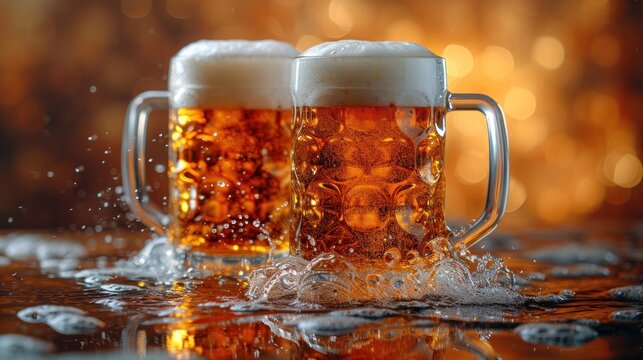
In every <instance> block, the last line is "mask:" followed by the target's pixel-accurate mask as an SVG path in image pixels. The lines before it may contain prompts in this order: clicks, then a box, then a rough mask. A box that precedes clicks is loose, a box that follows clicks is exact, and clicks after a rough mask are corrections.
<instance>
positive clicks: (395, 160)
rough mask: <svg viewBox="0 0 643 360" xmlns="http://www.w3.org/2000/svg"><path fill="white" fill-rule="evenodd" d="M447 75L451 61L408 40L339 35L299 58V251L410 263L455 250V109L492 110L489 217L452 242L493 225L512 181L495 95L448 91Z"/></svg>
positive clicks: (294, 230) (295, 193)
mask: <svg viewBox="0 0 643 360" xmlns="http://www.w3.org/2000/svg"><path fill="white" fill-rule="evenodd" d="M445 71H446V69H445V62H444V59H443V58H441V57H439V56H437V55H435V54H433V53H431V52H430V51H428V50H427V49H425V48H423V47H421V46H419V45H416V44H412V43H405V42H368V41H354V40H345V41H337V42H329V43H324V44H320V45H318V46H315V47H313V48H311V49H309V50H307V51H305V52H303V53H302V54H301V55H300V56H299V57H297V58H295V60H294V61H293V77H292V86H291V90H292V93H293V99H294V102H295V121H294V130H293V131H294V132H293V150H292V151H293V156H292V159H293V165H292V166H293V173H292V201H291V204H292V212H293V221H292V225H291V234H292V236H293V240H294V241H292V242H291V250H290V251H291V253H292V254H296V255H299V256H302V257H303V258H305V259H308V260H310V259H313V258H315V257H316V256H318V255H321V254H324V253H336V254H340V255H343V256H347V257H349V258H351V259H352V260H354V263H356V264H357V263H364V262H368V263H370V264H371V265H376V263H378V264H387V265H389V266H396V265H400V266H404V265H405V264H410V263H414V262H416V261H418V260H419V259H420V258H427V260H430V261H434V260H433V259H436V257H435V256H432V253H434V252H435V250H437V249H435V248H436V247H439V248H440V250H441V252H443V251H444V250H446V249H443V247H448V243H449V242H448V241H447V239H450V238H451V237H452V235H453V234H452V233H451V232H450V231H449V229H448V228H447V226H446V221H445V214H444V203H445V176H444V171H443V170H444V148H445V130H446V129H445V116H446V113H447V110H448V109H449V110H478V111H481V112H483V113H484V115H485V117H486V118H487V124H488V128H489V134H490V141H489V148H490V160H489V163H490V175H489V180H490V185H489V196H488V198H487V204H486V206H485V210H484V213H483V215H482V216H481V217H480V218H479V219H478V220H476V221H475V223H474V224H472V225H471V226H470V227H469V228H468V229H466V230H465V231H463V232H461V234H458V237H455V238H454V239H453V243H454V245H455V246H467V245H470V244H472V243H474V242H476V241H478V240H479V239H480V238H481V237H483V236H485V235H486V234H488V233H489V232H490V231H491V230H493V228H494V227H495V226H496V224H497V222H498V221H499V220H500V217H501V216H502V213H503V212H504V207H505V202H506V195H507V184H508V165H507V164H508V161H507V157H508V155H507V152H508V151H507V144H506V131H505V128H504V119H503V117H502V111H501V110H500V109H499V107H498V106H497V104H496V103H495V102H493V100H491V99H490V98H488V97H486V96H484V95H479V94H450V93H448V92H447V88H446V72H445ZM438 244H439V245H438ZM447 253H448V252H447Z"/></svg>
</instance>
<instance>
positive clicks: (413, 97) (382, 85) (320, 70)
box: [292, 40, 446, 106]
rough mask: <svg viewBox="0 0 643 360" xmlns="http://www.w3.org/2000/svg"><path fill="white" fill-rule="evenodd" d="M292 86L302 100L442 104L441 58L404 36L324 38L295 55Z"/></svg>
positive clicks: (300, 102)
mask: <svg viewBox="0 0 643 360" xmlns="http://www.w3.org/2000/svg"><path fill="white" fill-rule="evenodd" d="M292 89H293V93H294V95H293V96H294V98H295V102H296V103H297V105H303V106H338V105H355V106H388V105H390V104H395V105H398V106H445V104H446V75H445V63H444V59H443V58H441V57H439V56H437V55H435V54H433V53H432V52H430V51H429V50H427V49H426V48H424V47H422V46H420V45H417V44H413V43H409V42H394V41H383V42H369V41H358V40H343V41H336V42H328V43H323V44H320V45H317V46H315V47H312V48H310V49H308V50H306V51H304V52H303V53H302V54H301V55H300V56H299V57H298V58H297V59H295V61H294V63H293V84H292Z"/></svg>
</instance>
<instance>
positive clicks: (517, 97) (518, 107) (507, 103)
mask: <svg viewBox="0 0 643 360" xmlns="http://www.w3.org/2000/svg"><path fill="white" fill-rule="evenodd" d="M503 106H504V109H505V112H506V113H507V115H508V116H511V117H514V118H516V119H521V120H524V119H527V118H529V117H530V116H531V115H533V114H534V112H535V111H536V96H535V95H534V93H533V92H531V91H529V89H526V88H523V87H520V86H514V87H512V88H510V89H509V91H507V94H506V95H505V99H504V102H503Z"/></svg>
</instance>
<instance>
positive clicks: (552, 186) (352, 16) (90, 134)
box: [0, 0, 643, 231]
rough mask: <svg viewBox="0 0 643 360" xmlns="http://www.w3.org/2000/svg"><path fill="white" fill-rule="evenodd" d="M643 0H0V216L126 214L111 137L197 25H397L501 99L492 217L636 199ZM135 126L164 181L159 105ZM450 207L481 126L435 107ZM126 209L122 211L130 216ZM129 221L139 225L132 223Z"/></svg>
mask: <svg viewBox="0 0 643 360" xmlns="http://www.w3.org/2000/svg"><path fill="white" fill-rule="evenodd" d="M642 8H643V5H642V4H641V3H640V2H637V1H607V0H574V1H517V0H493V1H485V2H479V1H472V0H452V1H448V2H437V1H436V2H433V1H424V0H408V1H384V0H375V1H367V0H313V1H303V0H270V1H268V0H266V1H260V0H257V1H225V0H224V1H178V0H154V1H152V0H122V1H97V0H91V1H71V0H66V1H3V2H2V3H0V92H1V96H0V171H1V174H2V175H1V176H0V228H50V227H63V228H71V229H80V230H86V231H102V230H104V229H109V228H114V227H122V226H125V225H131V224H130V220H131V219H132V217H131V214H127V213H126V210H125V208H124V207H123V204H122V203H121V202H120V201H119V195H120V192H121V191H120V188H119V185H120V164H119V157H120V136H121V128H122V123H123V118H124V114H125V110H126V108H127V105H128V103H129V101H130V100H131V98H132V97H133V96H135V95H136V94H138V93H140V92H141V91H144V90H153V89H161V90H162V89H165V88H166V81H167V75H166V74H167V70H168V63H169V59H170V57H171V56H172V54H173V53H175V52H176V51H178V50H179V49H180V48H181V47H182V46H184V45H186V44H187V43H189V42H192V41H195V40H198V39H202V38H211V39H233V38H247V39H264V38H274V39H278V40H283V41H288V42H290V43H292V44H294V45H296V47H297V48H298V49H299V50H304V49H306V48H308V47H310V46H312V45H315V44H317V43H320V42H323V41H332V40H338V39H350V38H355V39H365V40H405V41H413V42H416V43H419V44H422V45H424V46H426V47H427V48H429V49H430V50H432V51H433V52H435V53H437V54H440V55H442V56H444V57H445V58H446V59H447V72H448V82H449V89H450V91H452V92H480V93H485V94H488V95H490V96H491V97H493V98H494V99H496V101H498V102H499V103H500V104H501V106H503V108H504V110H505V114H506V117H507V125H508V129H509V136H510V144H511V190H510V196H509V205H508V213H507V215H506V217H505V222H504V224H505V225H506V226H523V225H558V224H569V223H578V222H581V221H593V220H594V219H601V220H602V219H615V218H617V219H636V220H640V219H641V218H642V215H643V191H642V185H641V178H642V176H643V167H642V165H641V159H642V158H643V155H642V152H641V150H642V147H641V140H642V139H641V128H642V126H641V121H642V120H643V114H642V113H643V111H642V110H641V109H642V106H641V104H643V67H642V66H641V64H643V56H642V54H641V52H642V51H643V50H642V49H641V44H642V43H643V40H642V38H641V34H642V33H643V26H642V25H641V24H642V22H641V13H642V12H643V9H642ZM155 119H156V120H155V122H156V123H157V126H156V127H155V130H154V131H151V132H150V134H151V136H152V137H153V140H150V147H151V153H150V158H151V160H150V161H149V163H150V172H151V173H152V174H153V175H154V176H153V177H152V179H151V182H150V184H151V186H152V188H153V189H154V191H155V194H156V196H157V197H158V199H159V200H162V197H163V196H164V193H165V192H166V189H165V187H166V186H167V182H166V180H165V179H164V175H163V171H164V164H165V161H166V160H165V159H166V155H165V154H164V152H165V148H164V147H163V143H164V142H165V141H166V137H165V132H166V128H167V123H166V119H165V118H164V116H163V114H159V115H157V116H156V117H155ZM447 119H448V120H447V134H448V135H447V138H448V140H447V144H448V145H447V160H446V163H447V184H448V185H447V188H448V191H447V214H448V216H449V217H450V218H454V219H461V220H465V221H466V220H468V219H471V218H474V217H476V216H477V214H478V213H479V212H480V210H481V209H482V205H483V202H484V196H485V191H486V181H487V175H486V171H487V166H488V162H487V155H486V152H487V145H486V142H487V140H486V129H485V125H484V121H483V119H482V117H481V116H480V115H477V114H469V113H464V114H463V113H453V114H450V115H449V116H448V118H447ZM128 219H129V220H128ZM136 227H138V225H136Z"/></svg>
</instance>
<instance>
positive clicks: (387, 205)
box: [293, 105, 447, 260]
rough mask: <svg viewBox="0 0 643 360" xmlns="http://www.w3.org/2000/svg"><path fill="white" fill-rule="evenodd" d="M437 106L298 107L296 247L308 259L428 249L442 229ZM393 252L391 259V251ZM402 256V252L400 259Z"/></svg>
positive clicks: (412, 255)
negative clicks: (431, 241) (323, 255)
mask: <svg viewBox="0 0 643 360" xmlns="http://www.w3.org/2000/svg"><path fill="white" fill-rule="evenodd" d="M445 113H446V111H445V109H443V108H433V107H399V106H395V105H389V106H332V107H308V106H306V107H303V108H302V110H301V111H300V112H299V116H297V118H296V122H295V128H296V129H299V131H298V133H297V139H296V142H295V144H296V145H295V146H296V147H295V149H294V153H295V156H294V164H293V169H294V172H293V176H294V179H295V185H294V192H293V203H294V204H295V207H294V209H295V213H294V218H296V219H297V218H302V219H304V220H303V221H302V222H301V223H300V226H299V227H298V228H295V229H294V231H295V232H296V234H297V236H298V238H299V239H300V241H299V244H298V246H297V248H296V252H298V253H299V254H301V255H302V256H303V257H304V258H307V259H310V258H313V257H315V256H317V255H319V254H321V253H326V252H334V253H339V254H343V255H347V256H353V257H366V258H384V255H385V253H387V251H388V253H387V256H402V255H404V256H405V257H407V258H408V259H409V260H410V259H412V258H418V257H419V256H420V255H422V254H423V253H425V252H427V251H429V250H430V249H428V248H426V245H427V244H426V242H427V241H428V240H431V239H433V238H435V237H437V236H444V235H445V234H446V233H447V229H446V226H445V222H444V190H445V188H444V186H445V179H444V173H443V153H444V136H443V135H441V134H440V132H438V130H437V129H440V128H443V127H444V115H445ZM391 260H395V259H391ZM399 260H401V259H399Z"/></svg>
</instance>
